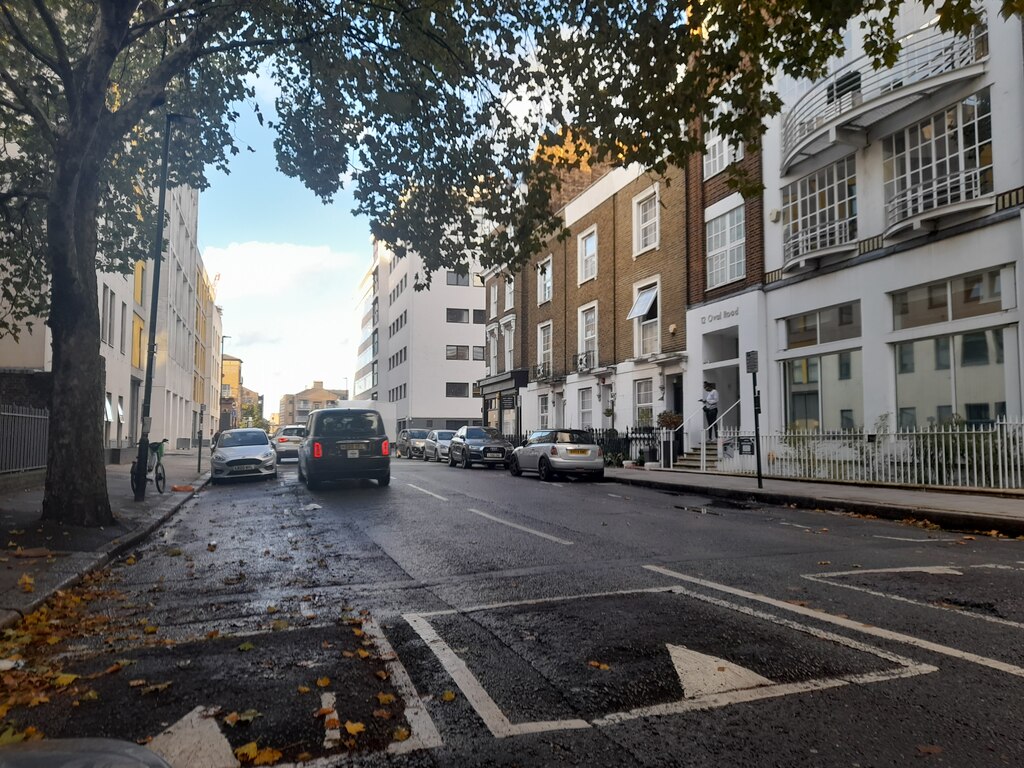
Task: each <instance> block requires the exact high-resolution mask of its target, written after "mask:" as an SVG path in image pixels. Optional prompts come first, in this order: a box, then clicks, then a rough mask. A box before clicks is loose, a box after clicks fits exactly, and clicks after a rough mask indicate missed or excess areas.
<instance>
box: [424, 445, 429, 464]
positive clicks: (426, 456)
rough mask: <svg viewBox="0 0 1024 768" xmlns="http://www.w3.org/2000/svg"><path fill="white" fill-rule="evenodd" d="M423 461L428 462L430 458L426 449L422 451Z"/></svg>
mask: <svg viewBox="0 0 1024 768" xmlns="http://www.w3.org/2000/svg"><path fill="white" fill-rule="evenodd" d="M423 460H424V461H430V457H429V456H428V455H427V449H426V448H424V449H423Z"/></svg>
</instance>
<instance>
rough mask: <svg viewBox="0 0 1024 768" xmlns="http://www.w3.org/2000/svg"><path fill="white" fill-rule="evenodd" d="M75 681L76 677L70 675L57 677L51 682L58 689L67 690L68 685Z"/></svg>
mask: <svg viewBox="0 0 1024 768" xmlns="http://www.w3.org/2000/svg"><path fill="white" fill-rule="evenodd" d="M77 679H78V675H72V674H65V675H57V677H56V678H55V679H54V681H53V684H54V685H56V686H57V687H58V688H67V687H68V686H69V685H71V684H72V683H73V682H75V680H77Z"/></svg>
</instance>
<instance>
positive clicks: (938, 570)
mask: <svg viewBox="0 0 1024 768" xmlns="http://www.w3.org/2000/svg"><path fill="white" fill-rule="evenodd" d="M971 567H972V568H1009V566H999V565H996V564H987V565H972V566H971ZM1014 570H1016V569H1014ZM914 572H917V573H929V574H938V575H944V576H963V573H961V572H960V571H958V570H956V569H954V568H948V567H946V566H944V565H937V566H933V567H930V568H873V569H870V570H859V571H837V572H835V573H805V574H803V578H805V579H807V580H808V581H816V582H818V583H819V584H828V585H829V586H830V587H842V588H843V589H852V590H854V591H856V592H863V593H864V594H867V595H873V596H874V597H884V598H885V599H887V600H896V601H897V602H900V603H909V604H910V605H917V606H920V607H923V608H931V609H933V610H936V611H949V612H950V613H958V614H960V615H961V616H966V617H967V618H970V619H981V620H982V621H988V622H990V623H992V624H1002V625H1003V626H1007V627H1016V628H1018V629H1024V624H1022V623H1021V622H1019V621H1013V620H1011V619H1004V618H1001V617H999V616H989V615H987V614H984V613H974V612H973V611H965V610H964V609H963V608H957V607H956V606H953V605H941V604H937V603H926V602H924V601H923V600H914V599H913V598H910V597H903V596H902V595H894V594H892V593H890V592H881V591H879V590H875V589H868V588H867V587H861V586H857V585H854V584H840V583H839V582H836V581H832V579H833V578H835V577H837V576H853V575H860V574H862V573H914Z"/></svg>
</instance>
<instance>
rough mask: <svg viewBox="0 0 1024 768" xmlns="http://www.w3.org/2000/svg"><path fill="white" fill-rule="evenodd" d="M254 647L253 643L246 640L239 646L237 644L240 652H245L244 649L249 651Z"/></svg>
mask: <svg viewBox="0 0 1024 768" xmlns="http://www.w3.org/2000/svg"><path fill="white" fill-rule="evenodd" d="M255 647H256V646H255V645H253V644H252V643H250V642H248V641H246V642H244V643H242V644H241V645H240V646H238V650H240V651H241V652H242V653H245V652H246V651H251V650H252V649H253V648H255Z"/></svg>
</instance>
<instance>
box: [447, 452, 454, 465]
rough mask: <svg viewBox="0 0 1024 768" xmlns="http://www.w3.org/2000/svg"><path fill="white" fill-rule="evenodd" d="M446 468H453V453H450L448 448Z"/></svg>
mask: <svg viewBox="0 0 1024 768" xmlns="http://www.w3.org/2000/svg"><path fill="white" fill-rule="evenodd" d="M448 466H449V467H454V466H455V452H454V451H452V450H451V449H450V448H449V449H448Z"/></svg>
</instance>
